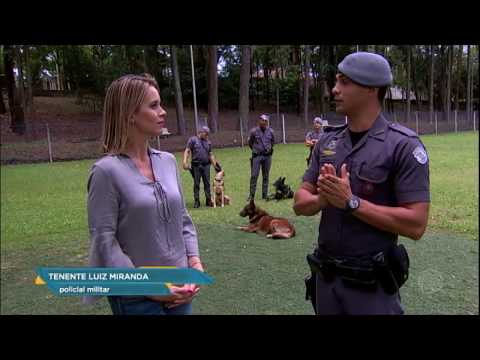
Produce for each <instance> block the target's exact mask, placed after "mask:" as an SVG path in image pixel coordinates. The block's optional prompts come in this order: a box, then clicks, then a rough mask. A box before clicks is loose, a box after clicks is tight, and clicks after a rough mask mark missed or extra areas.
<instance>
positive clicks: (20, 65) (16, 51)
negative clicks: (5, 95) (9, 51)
mask: <svg viewBox="0 0 480 360" xmlns="http://www.w3.org/2000/svg"><path fill="white" fill-rule="evenodd" d="M13 49H14V54H15V55H14V57H15V63H16V65H17V70H18V88H17V96H18V97H19V101H20V103H21V104H22V107H23V109H25V107H26V106H25V83H24V80H23V61H22V53H21V52H20V45H17V46H14V47H13Z"/></svg>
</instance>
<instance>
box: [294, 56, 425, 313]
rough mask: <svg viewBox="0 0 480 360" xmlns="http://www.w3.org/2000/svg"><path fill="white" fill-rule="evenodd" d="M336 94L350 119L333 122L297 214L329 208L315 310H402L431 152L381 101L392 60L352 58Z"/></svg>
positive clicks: (316, 269)
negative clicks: (402, 241)
mask: <svg viewBox="0 0 480 360" xmlns="http://www.w3.org/2000/svg"><path fill="white" fill-rule="evenodd" d="M336 79H337V80H336V85H335V87H334V89H333V95H334V97H335V102H336V110H337V112H339V113H341V114H343V115H346V116H347V118H348V125H343V126H339V127H328V128H326V129H325V133H324V136H322V138H321V139H320V141H319V142H318V143H317V144H316V146H315V148H314V151H313V156H312V163H311V165H310V167H309V168H308V170H307V171H306V172H305V175H304V177H303V184H302V185H301V186H300V188H299V189H298V191H297V192H296V194H295V199H294V206H293V208H294V211H295V213H296V214H297V215H305V216H312V215H315V214H317V213H318V212H319V211H320V210H322V217H321V221H320V226H319V236H318V248H317V249H316V251H315V254H314V256H310V255H309V256H307V259H308V261H309V264H310V267H311V269H312V273H313V274H315V278H316V282H315V283H314V284H315V285H316V291H315V292H314V293H313V294H314V296H316V311H315V312H316V313H317V314H403V309H402V307H401V304H400V296H399V291H398V289H399V288H400V286H401V285H402V284H403V283H404V282H405V281H406V279H407V277H408V265H409V262H408V254H407V253H406V251H405V248H404V247H403V245H398V244H397V240H398V236H399V235H401V236H404V237H408V238H411V239H414V240H419V239H420V238H421V237H422V235H423V234H424V232H425V229H426V226H427V222H428V211H429V202H430V192H429V163H428V155H427V152H426V150H425V147H424V145H423V144H422V142H421V141H420V139H419V137H418V135H417V134H416V133H415V132H414V131H412V130H410V129H408V128H406V127H403V126H401V125H398V124H396V123H391V122H389V121H387V120H386V119H385V118H384V116H383V115H382V113H381V104H382V101H383V98H384V96H385V92H386V89H387V86H389V85H391V83H392V73H391V69H390V66H389V64H388V62H387V60H386V59H384V58H383V57H382V56H380V55H377V54H372V53H366V52H357V53H354V54H350V55H348V56H347V57H345V59H344V60H343V61H342V62H341V63H340V64H339V65H338V74H337V76H336Z"/></svg>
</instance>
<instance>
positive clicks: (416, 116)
mask: <svg viewBox="0 0 480 360" xmlns="http://www.w3.org/2000/svg"><path fill="white" fill-rule="evenodd" d="M415 129H416V131H417V135H419V133H418V111H415Z"/></svg>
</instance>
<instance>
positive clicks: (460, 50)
mask: <svg viewBox="0 0 480 360" xmlns="http://www.w3.org/2000/svg"><path fill="white" fill-rule="evenodd" d="M462 54H463V45H459V46H458V55H457V81H456V84H455V110H456V111H457V112H458V111H459V110H460V109H459V107H458V105H459V103H458V100H459V98H460V81H461V76H462Z"/></svg>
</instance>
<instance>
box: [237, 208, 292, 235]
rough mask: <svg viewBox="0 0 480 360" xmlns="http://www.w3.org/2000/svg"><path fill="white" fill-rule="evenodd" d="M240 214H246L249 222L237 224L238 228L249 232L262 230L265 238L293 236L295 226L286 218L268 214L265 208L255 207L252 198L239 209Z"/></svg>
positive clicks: (243, 215) (244, 215)
mask: <svg viewBox="0 0 480 360" xmlns="http://www.w3.org/2000/svg"><path fill="white" fill-rule="evenodd" d="M240 216H241V217H246V216H248V218H249V220H250V224H248V226H239V227H238V229H239V230H242V231H246V232H250V233H253V232H256V233H259V232H262V233H265V234H266V236H267V238H273V239H289V238H291V237H294V236H295V228H294V227H293V225H292V224H290V223H289V221H288V220H287V219H285V218H277V217H273V216H270V215H269V214H268V213H267V212H266V211H265V210H262V209H260V208H259V207H256V206H255V202H254V201H253V200H250V202H249V203H248V204H247V205H245V207H244V208H243V210H242V211H240Z"/></svg>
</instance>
